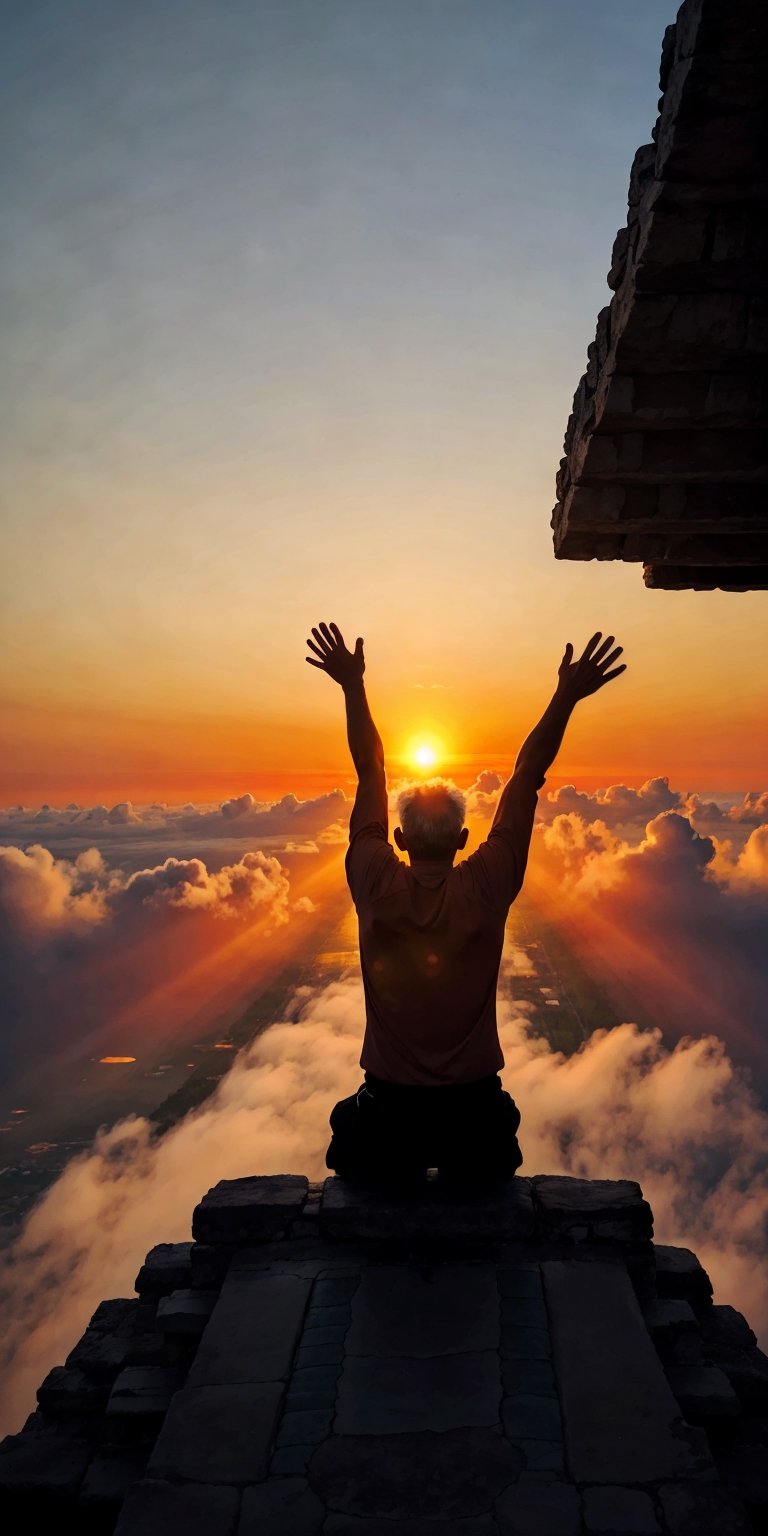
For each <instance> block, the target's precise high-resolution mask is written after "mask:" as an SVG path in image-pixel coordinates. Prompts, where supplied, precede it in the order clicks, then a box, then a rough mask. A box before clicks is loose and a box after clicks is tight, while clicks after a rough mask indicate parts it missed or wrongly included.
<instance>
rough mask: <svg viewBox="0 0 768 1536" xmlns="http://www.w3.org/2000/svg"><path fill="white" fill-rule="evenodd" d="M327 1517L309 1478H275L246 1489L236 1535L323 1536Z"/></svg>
mask: <svg viewBox="0 0 768 1536" xmlns="http://www.w3.org/2000/svg"><path fill="white" fill-rule="evenodd" d="M324 1517H325V1510H324V1508H323V1506H322V1504H321V1503H320V1500H319V1499H318V1497H317V1494H315V1493H313V1492H312V1489H311V1488H310V1486H309V1484H308V1482H307V1480H306V1478H301V1477H280V1478H274V1479H270V1480H269V1482H266V1483H262V1484H261V1485H260V1487H258V1488H246V1490H245V1492H244V1494H243V1504H242V1509H241V1511H240V1524H239V1526H238V1531H237V1536H322V1531H323V1519H324Z"/></svg>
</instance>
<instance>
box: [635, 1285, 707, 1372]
mask: <svg viewBox="0 0 768 1536" xmlns="http://www.w3.org/2000/svg"><path fill="white" fill-rule="evenodd" d="M643 1316H644V1318H645V1323H646V1327H647V1329H648V1332H649V1333H650V1335H651V1338H652V1339H653V1342H654V1344H655V1345H656V1348H657V1350H658V1351H659V1354H660V1355H661V1358H662V1360H667V1361H670V1362H672V1363H674V1364H676V1365H695V1364H696V1363H697V1362H698V1361H699V1359H700V1358H701V1333H700V1330H699V1320H698V1318H697V1316H696V1313H695V1312H694V1310H693V1308H692V1306H691V1304H690V1302H688V1301H675V1300H664V1301H661V1300H658V1299H652V1300H649V1301H647V1302H646V1303H645V1305H644V1307H643Z"/></svg>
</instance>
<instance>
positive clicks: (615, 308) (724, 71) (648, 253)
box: [552, 0, 768, 591]
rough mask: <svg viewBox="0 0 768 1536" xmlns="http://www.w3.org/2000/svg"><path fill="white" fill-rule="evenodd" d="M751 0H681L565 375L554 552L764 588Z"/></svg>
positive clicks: (765, 210)
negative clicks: (623, 205) (606, 296)
mask: <svg viewBox="0 0 768 1536" xmlns="http://www.w3.org/2000/svg"><path fill="white" fill-rule="evenodd" d="M767 82H768V5H766V4H765V0H685V4H683V5H682V6H681V7H680V10H679V12H678V15H677V21H676V23H675V24H674V26H671V27H668V28H667V31H666V33H665V36H664V44H663V51H662V58H661V73H660V86H661V90H662V92H663V95H662V98H661V101H660V103H659V109H660V110H659V118H658V121H657V123H656V126H655V128H654V130H653V143H652V144H645V145H643V147H642V148H641V149H639V150H638V152H637V154H636V156H635V159H634V163H633V166H632V172H631V176H630V184H629V211H628V220H627V226H626V228H625V229H622V230H620V231H619V234H618V235H617V238H616V243H615V245H614V249H613V258H612V262H611V269H610V273H609V275H608V283H609V286H610V287H611V288H612V289H613V290H614V297H613V299H612V301H611V303H610V305H609V306H608V307H606V308H605V309H603V310H601V312H600V315H599V316H598V322H597V334H596V337H595V340H594V342H593V343H592V345H591V346H590V347H589V348H588V352H587V356H588V366H587V371H586V373H585V374H584V377H583V378H582V380H581V382H580V384H579V387H578V389H577V391H576V395H575V397H574V402H573V412H572V415H571V418H570V421H569V423H568V428H567V432H566V437H565V457H564V459H563V460H562V461H561V466H560V471H559V474H558V478H557V506H556V507H555V510H554V513H553V517H552V526H553V528H554V546H555V554H556V556H557V557H558V559H568V560H593V559H598V560H637V561H643V562H644V567H645V568H644V577H645V583H646V586H649V587H664V588H681V587H694V588H713V587H721V588H726V589H732V590H739V591H742V590H746V589H748V588H766V587H768V431H767V430H766V429H767V428H768V370H767V368H766V356H767V354H768V200H767V198H766V193H767V192H768V85H767Z"/></svg>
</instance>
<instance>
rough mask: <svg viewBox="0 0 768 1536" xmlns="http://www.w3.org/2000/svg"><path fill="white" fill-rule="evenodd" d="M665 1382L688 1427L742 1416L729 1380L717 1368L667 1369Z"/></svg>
mask: <svg viewBox="0 0 768 1536" xmlns="http://www.w3.org/2000/svg"><path fill="white" fill-rule="evenodd" d="M667 1380H668V1381H669V1384H670V1386H671V1388H672V1391H673V1392H674V1394H675V1397H676V1398H677V1401H678V1403H679V1404H680V1407H681V1409H682V1411H683V1414H684V1415H685V1417H686V1419H687V1420H688V1422H689V1424H709V1423H711V1422H712V1420H713V1419H715V1420H716V1419H729V1418H730V1419H733V1418H737V1417H738V1415H739V1414H740V1413H741V1404H740V1402H739V1399H738V1397H737V1396H736V1393H735V1392H734V1390H733V1387H732V1386H731V1383H730V1382H729V1380H728V1377H727V1376H726V1375H725V1372H724V1371H721V1370H720V1369H719V1368H718V1367H717V1366H716V1365H670V1366H668V1367H667Z"/></svg>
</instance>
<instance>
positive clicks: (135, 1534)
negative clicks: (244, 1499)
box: [115, 1478, 240, 1536]
mask: <svg viewBox="0 0 768 1536" xmlns="http://www.w3.org/2000/svg"><path fill="white" fill-rule="evenodd" d="M239 1506H240V1496H239V1493H238V1491H237V1489H235V1488H227V1487H219V1488H216V1487H207V1488H202V1487H200V1486H199V1484H198V1485H196V1486H194V1487H192V1486H190V1484H189V1483H186V1484H185V1483H181V1484H179V1483H169V1482H165V1481H162V1480H161V1479H158V1478H147V1479H145V1481H144V1482H141V1483H137V1484H136V1486H135V1487H134V1488H132V1489H131V1491H130V1493H129V1494H128V1496H127V1498H126V1500H125V1504H124V1505H123V1511H122V1514H121V1516H120V1519H119V1520H118V1522H117V1525H116V1527H115V1536H177V1533H178V1536H182V1533H183V1536H235V1532H236V1530H237V1516H238V1510H239Z"/></svg>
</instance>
